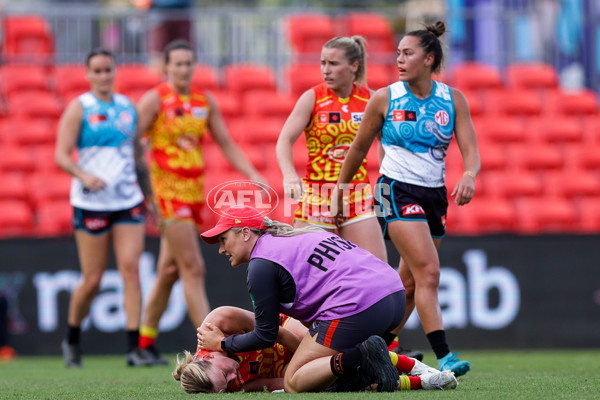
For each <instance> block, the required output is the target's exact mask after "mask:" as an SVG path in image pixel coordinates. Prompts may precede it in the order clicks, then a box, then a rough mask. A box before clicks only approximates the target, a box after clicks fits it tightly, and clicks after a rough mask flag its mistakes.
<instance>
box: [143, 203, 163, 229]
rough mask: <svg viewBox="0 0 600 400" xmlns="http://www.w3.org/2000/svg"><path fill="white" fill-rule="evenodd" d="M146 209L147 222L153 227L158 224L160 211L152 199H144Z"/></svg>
mask: <svg viewBox="0 0 600 400" xmlns="http://www.w3.org/2000/svg"><path fill="white" fill-rule="evenodd" d="M146 209H147V210H148V220H149V223H150V224H152V225H153V226H155V227H158V226H160V213H159V212H158V206H157V205H156V201H154V199H146Z"/></svg>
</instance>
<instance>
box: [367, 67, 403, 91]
mask: <svg viewBox="0 0 600 400" xmlns="http://www.w3.org/2000/svg"><path fill="white" fill-rule="evenodd" d="M397 76H398V70H397V69H396V67H395V66H394V65H383V64H369V65H367V86H368V87H369V88H370V89H372V90H377V89H380V88H382V87H386V86H388V85H390V84H392V83H394V82H395V81H397V80H398V79H397Z"/></svg>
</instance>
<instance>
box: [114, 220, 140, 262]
mask: <svg viewBox="0 0 600 400" xmlns="http://www.w3.org/2000/svg"><path fill="white" fill-rule="evenodd" d="M112 235H113V248H114V251H115V257H116V259H117V264H123V265H125V264H132V263H133V264H136V265H137V264H138V263H139V259H140V256H141V255H142V252H143V251H144V238H145V235H146V228H145V226H144V224H136V223H117V224H115V225H113V228H112Z"/></svg>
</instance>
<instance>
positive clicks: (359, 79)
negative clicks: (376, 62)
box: [323, 35, 367, 86]
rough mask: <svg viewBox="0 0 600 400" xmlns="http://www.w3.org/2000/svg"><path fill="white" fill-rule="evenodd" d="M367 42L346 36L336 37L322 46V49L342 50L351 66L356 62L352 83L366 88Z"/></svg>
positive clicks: (361, 38) (357, 37) (362, 38)
mask: <svg viewBox="0 0 600 400" xmlns="http://www.w3.org/2000/svg"><path fill="white" fill-rule="evenodd" d="M366 44H367V40H366V39H365V38H364V37H362V36H360V35H355V36H352V37H348V36H337V37H334V38H333V39H330V40H329V41H328V42H327V43H325V44H324V45H323V48H324V49H340V50H344V55H345V57H346V60H348V63H350V64H352V63H354V62H358V69H357V70H356V74H354V83H356V85H358V86H366V84H367V50H366Z"/></svg>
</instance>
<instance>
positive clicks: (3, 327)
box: [0, 295, 8, 347]
mask: <svg viewBox="0 0 600 400" xmlns="http://www.w3.org/2000/svg"><path fill="white" fill-rule="evenodd" d="M6 345H8V300H6V297H4V296H3V295H0V347H2V346H6Z"/></svg>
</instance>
